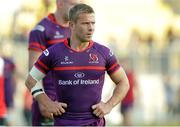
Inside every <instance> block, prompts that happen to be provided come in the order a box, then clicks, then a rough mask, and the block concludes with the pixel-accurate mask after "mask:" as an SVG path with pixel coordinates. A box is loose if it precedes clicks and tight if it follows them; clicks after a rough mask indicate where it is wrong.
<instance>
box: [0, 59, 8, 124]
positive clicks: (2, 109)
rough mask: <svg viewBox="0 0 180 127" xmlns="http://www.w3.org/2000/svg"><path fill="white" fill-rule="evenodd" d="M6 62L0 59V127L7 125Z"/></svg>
mask: <svg viewBox="0 0 180 127" xmlns="http://www.w3.org/2000/svg"><path fill="white" fill-rule="evenodd" d="M3 71H4V60H3V59H2V58H1V57H0V126H2V125H6V115H7V109H6V103H5V98H4V76H3Z"/></svg>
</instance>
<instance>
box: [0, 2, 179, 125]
mask: <svg viewBox="0 0 180 127" xmlns="http://www.w3.org/2000/svg"><path fill="white" fill-rule="evenodd" d="M0 3H1V4H0V56H3V57H6V58H8V59H10V60H11V62H12V64H13V69H12V74H13V78H14V79H15V82H16V84H15V88H14V91H15V93H14V97H13V99H14V105H13V106H10V108H9V113H8V119H9V120H8V121H9V123H10V125H29V124H28V122H27V121H26V119H25V118H26V117H25V115H24V110H25V109H26V108H28V104H30V103H31V102H26V101H27V96H26V93H25V89H26V87H25V85H24V81H25V78H26V75H27V73H28V58H27V57H28V34H29V31H30V30H31V29H32V28H33V27H34V26H35V25H36V23H38V22H39V20H40V19H41V18H43V17H44V16H46V15H47V14H48V13H50V12H54V10H55V0H13V1H12V0H0ZM87 3H88V4H90V5H91V6H92V7H93V8H94V10H95V12H96V31H95V33H94V36H93V40H95V41H98V42H100V43H102V44H104V45H107V46H108V47H110V48H111V50H112V51H113V52H114V53H115V54H116V56H117V58H118V59H119V62H120V64H121V66H122V67H123V68H125V70H128V72H131V73H132V74H133V78H134V80H133V81H134V82H136V83H134V84H135V85H134V86H135V87H134V88H133V90H134V94H133V96H134V101H133V106H132V108H131V113H130V116H131V124H132V125H180V1H179V0H133V1H132V0H113V1H110V0H96V1H95V0H87ZM129 80H130V79H129ZM111 89H113V85H112V82H111V80H110V79H109V77H108V76H106V80H105V86H104V91H103V97H102V98H103V100H107V99H108V98H109V96H110V95H111V94H112V90H111ZM120 106H121V104H119V105H117V106H116V107H115V108H114V109H113V111H112V112H111V113H110V114H109V115H107V116H106V119H107V125H123V120H124V117H123V115H122V113H121V110H120Z"/></svg>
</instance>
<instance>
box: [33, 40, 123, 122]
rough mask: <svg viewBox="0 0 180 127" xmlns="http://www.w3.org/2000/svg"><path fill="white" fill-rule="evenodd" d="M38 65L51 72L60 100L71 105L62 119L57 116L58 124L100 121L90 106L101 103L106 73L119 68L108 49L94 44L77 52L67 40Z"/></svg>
mask: <svg viewBox="0 0 180 127" xmlns="http://www.w3.org/2000/svg"><path fill="white" fill-rule="evenodd" d="M35 66H36V67H37V68H38V69H39V70H40V71H41V72H43V73H45V74H47V73H48V72H49V71H50V72H52V74H53V79H52V81H53V84H54V86H55V87H56V94H57V100H58V101H59V102H64V103H67V105H68V107H67V109H66V112H65V113H64V114H63V115H62V116H58V117H55V125H89V124H91V123H92V122H96V121H98V120H99V118H97V117H96V116H94V115H93V113H92V112H93V111H92V108H91V106H92V105H94V104H96V103H99V102H100V101H101V94H102V88H103V84H104V76H105V71H107V73H108V74H109V75H110V74H112V73H113V72H115V71H116V70H117V69H118V68H119V67H120V65H119V64H118V62H117V60H116V58H115V56H114V55H113V53H112V52H111V51H110V50H109V49H108V48H106V47H105V46H103V45H100V44H98V43H96V42H93V41H91V42H90V44H89V46H88V48H87V49H85V50H83V51H80V52H77V51H74V50H73V49H71V48H70V47H69V46H68V40H65V41H64V43H59V44H56V45H54V46H52V47H50V48H48V49H47V50H45V51H44V52H43V54H42V55H41V56H40V58H39V59H38V61H37V62H36V63H35ZM51 85H52V84H51Z"/></svg>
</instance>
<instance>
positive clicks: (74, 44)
mask: <svg viewBox="0 0 180 127" xmlns="http://www.w3.org/2000/svg"><path fill="white" fill-rule="evenodd" d="M89 43H90V42H81V41H80V40H75V39H72V38H71V39H70V47H71V48H72V49H73V50H75V51H83V50H85V49H86V48H87V47H88V46H89Z"/></svg>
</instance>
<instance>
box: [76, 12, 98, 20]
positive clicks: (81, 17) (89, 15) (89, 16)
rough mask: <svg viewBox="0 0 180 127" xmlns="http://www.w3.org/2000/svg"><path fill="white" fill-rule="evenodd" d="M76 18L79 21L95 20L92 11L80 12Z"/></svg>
mask: <svg viewBox="0 0 180 127" xmlns="http://www.w3.org/2000/svg"><path fill="white" fill-rule="evenodd" d="M77 20H79V21H95V14H94V13H81V14H79V16H78V18H77Z"/></svg>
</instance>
